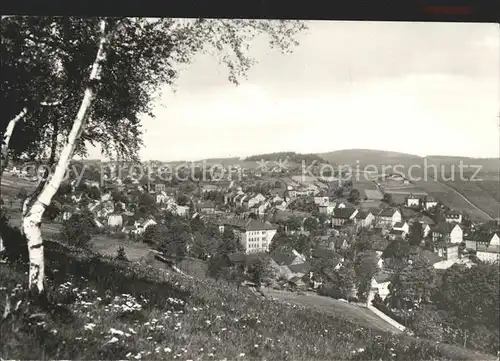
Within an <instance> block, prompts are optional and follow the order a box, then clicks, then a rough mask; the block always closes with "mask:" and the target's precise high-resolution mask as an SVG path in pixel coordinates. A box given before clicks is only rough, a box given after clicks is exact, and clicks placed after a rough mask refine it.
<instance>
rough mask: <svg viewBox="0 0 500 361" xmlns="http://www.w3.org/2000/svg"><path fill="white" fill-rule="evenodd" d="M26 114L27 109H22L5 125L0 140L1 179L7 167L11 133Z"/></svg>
mask: <svg viewBox="0 0 500 361" xmlns="http://www.w3.org/2000/svg"><path fill="white" fill-rule="evenodd" d="M27 113H28V108H27V107H24V108H23V110H21V111H20V112H19V114H18V115H16V116H15V117H14V118H12V119H11V120H10V121H9V124H8V125H7V129H6V130H5V134H4V135H3V139H2V154H1V155H0V156H1V165H0V178H1V177H2V174H3V170H4V169H5V167H7V161H8V152H9V143H10V138H11V137H12V133H13V132H14V128H15V127H16V124H17V122H18V121H20V120H21V119H22V118H23V117H24V116H25V115H26V114H27Z"/></svg>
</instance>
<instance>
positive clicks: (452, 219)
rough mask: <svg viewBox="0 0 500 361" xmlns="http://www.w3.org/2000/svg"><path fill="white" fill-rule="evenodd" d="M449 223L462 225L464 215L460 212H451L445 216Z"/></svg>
mask: <svg viewBox="0 0 500 361" xmlns="http://www.w3.org/2000/svg"><path fill="white" fill-rule="evenodd" d="M444 218H445V220H446V222H448V223H462V220H463V219H462V214H461V213H460V212H455V211H450V212H448V213H446V214H445V216H444Z"/></svg>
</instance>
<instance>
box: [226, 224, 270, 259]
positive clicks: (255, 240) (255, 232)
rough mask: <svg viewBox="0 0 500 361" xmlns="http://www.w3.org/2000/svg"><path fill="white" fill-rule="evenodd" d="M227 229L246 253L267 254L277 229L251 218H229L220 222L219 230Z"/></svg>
mask: <svg viewBox="0 0 500 361" xmlns="http://www.w3.org/2000/svg"><path fill="white" fill-rule="evenodd" d="M226 227H228V228H230V229H232V230H233V232H234V234H235V235H236V236H237V237H238V239H239V241H240V244H241V245H242V246H243V249H244V250H245V252H246V253H255V252H267V251H269V245H270V244H271V241H272V239H273V237H274V235H275V234H276V232H277V230H278V227H277V226H276V225H273V224H271V223H269V222H261V221H259V220H256V219H253V218H247V219H244V218H231V219H228V220H226V221H223V222H222V227H220V228H219V229H220V230H221V231H222V232H223V231H224V229H225V228H226Z"/></svg>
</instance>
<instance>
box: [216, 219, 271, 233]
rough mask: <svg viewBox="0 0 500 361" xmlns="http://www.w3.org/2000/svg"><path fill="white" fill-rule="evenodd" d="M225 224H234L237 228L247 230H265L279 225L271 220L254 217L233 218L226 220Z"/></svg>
mask: <svg viewBox="0 0 500 361" xmlns="http://www.w3.org/2000/svg"><path fill="white" fill-rule="evenodd" d="M224 225H225V226H232V227H235V228H240V229H242V230H245V231H247V232H248V231H265V230H273V229H278V226H276V225H274V224H271V223H269V222H261V221H259V220H256V219H253V218H247V219H245V218H239V217H238V218H231V219H228V220H226V221H224Z"/></svg>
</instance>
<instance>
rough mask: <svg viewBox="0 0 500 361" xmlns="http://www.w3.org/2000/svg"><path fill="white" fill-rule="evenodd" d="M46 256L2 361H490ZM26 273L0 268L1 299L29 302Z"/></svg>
mask: <svg viewBox="0 0 500 361" xmlns="http://www.w3.org/2000/svg"><path fill="white" fill-rule="evenodd" d="M46 259H47V261H46V262H47V276H48V278H49V287H48V295H49V297H48V302H44V303H41V302H40V301H37V299H32V301H31V302H21V303H20V305H19V308H18V309H17V311H13V313H12V314H11V315H10V316H9V317H8V318H7V319H5V320H3V321H2V323H1V324H0V354H1V355H2V357H3V358H6V359H39V360H49V359H101V360H102V359H122V360H125V359H128V360H134V359H136V360H137V359H148V360H152V359H155V360H167V359H168V360H171V359H178V360H190V359H191V360H211V359H214V360H222V359H228V360H263V359H266V360H305V359H307V360H340V359H342V360H379V359H384V360H388V359H392V360H406V359H414V360H429V359H433V360H452V359H453V360H494V359H495V357H494V356H490V355H485V354H480V353H476V352H473V351H470V350H465V349H460V348H453V347H451V346H448V345H440V344H437V343H435V342H434V341H431V340H425V339H417V338H412V337H409V336H406V335H394V334H389V333H386V332H382V331H379V330H376V329H370V328H367V327H364V326H363V325H360V324H358V323H356V322H352V321H351V320H349V318H348V316H346V315H345V314H346V313H347V311H345V310H340V311H336V312H332V311H331V310H330V307H329V306H328V305H321V306H320V307H309V306H308V307H305V306H302V305H297V304H292V303H289V302H285V301H282V300H274V299H271V298H268V297H265V298H264V297H259V296H257V295H255V294H254V293H251V292H249V291H247V290H246V289H245V288H240V289H239V290H237V289H236V288H235V287H234V286H231V285H229V284H227V283H226V282H215V281H212V280H210V279H204V280H198V279H196V278H186V277H185V276H182V275H180V274H177V273H173V272H170V271H166V270H159V269H154V268H150V267H145V266H141V265H138V264H133V263H127V262H119V261H115V260H112V259H109V258H105V257H100V256H97V255H95V254H93V253H90V252H87V251H83V250H77V249H74V248H67V247H65V246H62V245H60V244H57V243H53V242H48V244H47V246H46ZM24 267H25V266H24V265H22V264H18V265H17V266H14V265H8V264H0V298H1V299H5V296H6V295H7V294H9V295H10V297H11V298H12V304H13V305H16V304H17V300H26V299H28V298H30V296H29V295H28V294H27V293H26V288H25V287H26V284H25V282H26V275H25V268H24ZM332 306H333V304H332ZM332 308H333V307H332ZM14 309H15V308H14ZM14 309H13V310H14ZM0 311H1V310H0ZM14 330H15V331H14Z"/></svg>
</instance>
